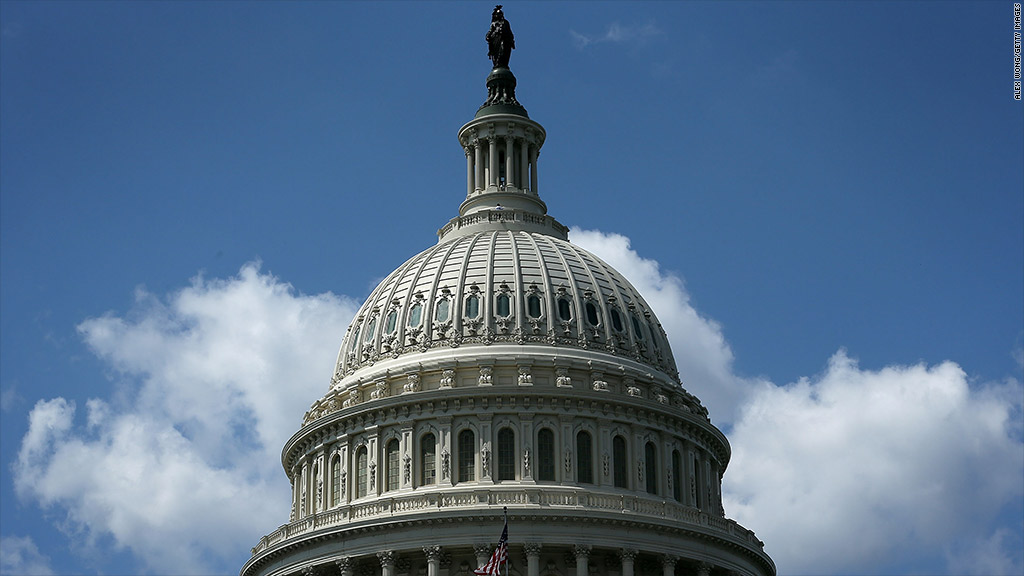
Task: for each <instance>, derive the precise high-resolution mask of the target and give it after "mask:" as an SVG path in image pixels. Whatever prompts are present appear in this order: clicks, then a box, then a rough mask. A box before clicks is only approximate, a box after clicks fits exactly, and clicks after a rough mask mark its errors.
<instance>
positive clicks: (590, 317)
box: [583, 302, 601, 326]
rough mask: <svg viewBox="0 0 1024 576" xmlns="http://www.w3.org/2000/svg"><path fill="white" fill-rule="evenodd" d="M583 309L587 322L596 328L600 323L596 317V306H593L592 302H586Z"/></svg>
mask: <svg viewBox="0 0 1024 576" xmlns="http://www.w3.org/2000/svg"><path fill="white" fill-rule="evenodd" d="M583 309H584V310H586V311H587V322H590V325H591V326H597V325H598V324H599V323H600V322H601V319H600V317H598V315H597V306H594V303H593V302H587V304H586V306H584V307H583Z"/></svg>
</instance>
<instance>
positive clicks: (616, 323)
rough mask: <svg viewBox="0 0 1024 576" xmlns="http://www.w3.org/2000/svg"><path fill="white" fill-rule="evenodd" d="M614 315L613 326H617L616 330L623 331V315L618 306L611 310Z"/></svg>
mask: <svg viewBox="0 0 1024 576" xmlns="http://www.w3.org/2000/svg"><path fill="white" fill-rule="evenodd" d="M610 314H611V316H612V328H615V331H616V332H622V316H621V315H620V314H619V311H618V310H617V309H616V308H612V311H611V312H610Z"/></svg>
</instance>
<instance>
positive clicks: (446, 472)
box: [441, 447, 451, 480]
mask: <svg viewBox="0 0 1024 576" xmlns="http://www.w3.org/2000/svg"><path fill="white" fill-rule="evenodd" d="M450 475H451V454H449V453H448V448H447V447H445V448H443V449H442V450H441V479H442V480H447V479H448V477H449V476H450Z"/></svg>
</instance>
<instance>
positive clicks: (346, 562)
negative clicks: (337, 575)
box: [334, 556, 356, 576]
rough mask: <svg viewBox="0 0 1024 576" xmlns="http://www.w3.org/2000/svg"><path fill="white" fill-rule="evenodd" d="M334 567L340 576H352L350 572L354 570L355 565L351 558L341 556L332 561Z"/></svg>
mask: <svg viewBox="0 0 1024 576" xmlns="http://www.w3.org/2000/svg"><path fill="white" fill-rule="evenodd" d="M334 565H335V566H337V567H338V571H339V572H341V576H352V570H353V569H355V566H356V563H355V560H354V559H353V558H352V557H351V556H342V557H341V558H338V559H337V560H335V561H334Z"/></svg>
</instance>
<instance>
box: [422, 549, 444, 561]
mask: <svg viewBox="0 0 1024 576" xmlns="http://www.w3.org/2000/svg"><path fill="white" fill-rule="evenodd" d="M423 555H424V556H426V557H427V561H428V562H430V561H437V562H440V561H441V547H440V546H424V547H423Z"/></svg>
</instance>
